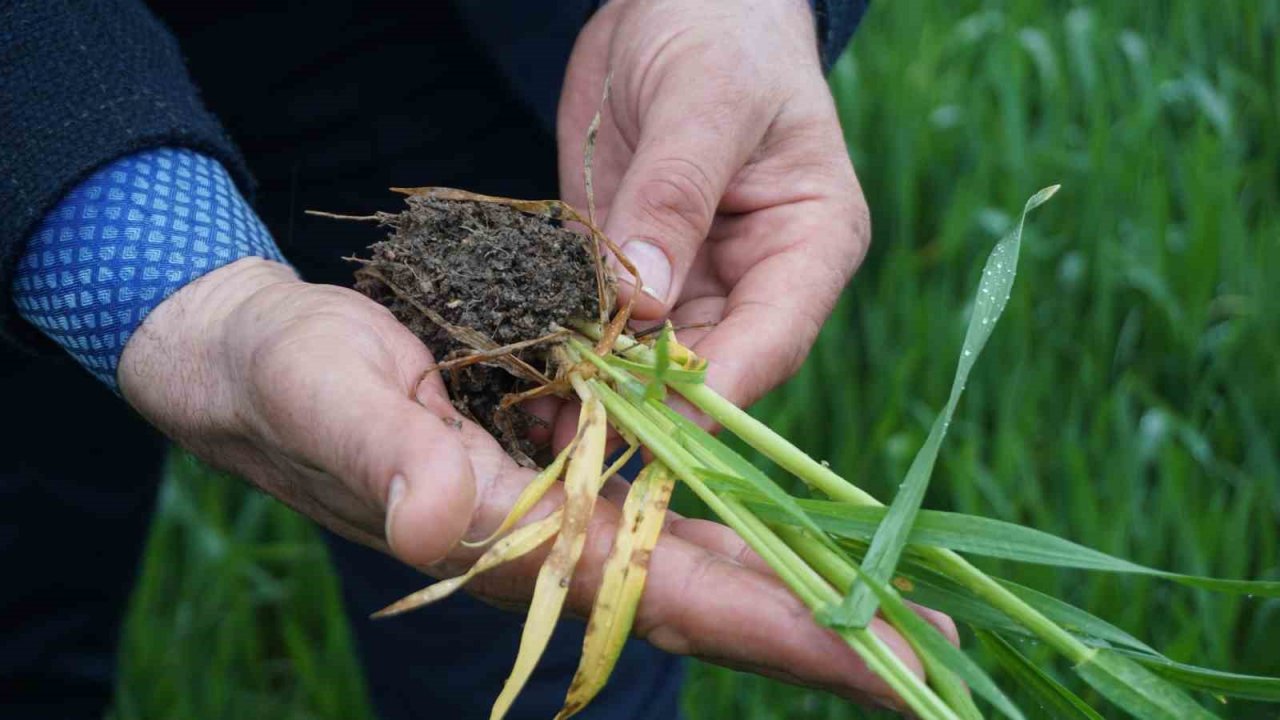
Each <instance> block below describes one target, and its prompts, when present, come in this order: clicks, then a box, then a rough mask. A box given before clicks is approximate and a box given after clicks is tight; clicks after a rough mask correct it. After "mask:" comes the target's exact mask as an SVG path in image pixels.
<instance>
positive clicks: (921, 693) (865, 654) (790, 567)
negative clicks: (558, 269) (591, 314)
mask: <svg viewBox="0 0 1280 720" xmlns="http://www.w3.org/2000/svg"><path fill="white" fill-rule="evenodd" d="M588 383H589V384H590V385H591V386H592V387H593V388H595V389H596V391H597V392H598V393H599V396H600V398H601V400H602V401H603V402H604V404H605V407H606V408H607V409H608V411H609V415H610V417H611V419H612V422H613V423H614V424H615V425H617V426H619V427H621V428H622V429H625V430H627V431H628V432H630V433H632V434H633V435H635V436H636V437H637V438H638V439H639V440H640V441H641V442H642V443H644V445H645V447H647V448H648V449H649V450H650V451H651V452H653V454H654V455H655V456H656V457H657V458H658V459H659V460H661V461H662V462H663V463H664V464H666V465H667V466H668V467H670V468H671V470H672V471H673V472H674V473H675V474H676V476H677V477H679V478H680V479H681V480H683V481H684V482H685V483H686V484H687V485H688V486H689V488H690V489H691V490H693V492H694V494H696V495H697V496H698V497H699V498H700V499H701V500H702V501H703V502H705V503H706V504H707V506H708V507H710V508H711V510H712V511H713V512H715V513H716V515H717V516H719V517H720V519H721V520H723V521H724V522H725V524H727V525H728V526H729V527H731V528H733V529H734V530H735V531H737V533H738V534H739V535H741V536H742V538H743V540H745V541H746V542H747V543H748V544H749V545H750V546H751V548H752V549H753V550H755V551H756V552H757V553H759V554H760V556H761V557H762V558H764V560H765V562H767V563H768V564H769V566H770V567H771V568H773V569H774V571H775V572H777V573H778V577H779V578H781V579H782V581H783V582H784V583H786V585H787V586H788V587H789V588H791V590H792V591H793V592H795V593H796V595H797V596H798V597H799V598H800V599H801V600H802V601H803V602H804V603H805V604H806V605H808V606H809V607H810V608H811V609H812V608H817V607H821V606H823V605H825V604H828V603H830V602H834V601H837V600H839V594H838V593H837V592H836V591H835V590H834V589H833V588H832V587H831V586H830V585H827V584H826V583H824V582H822V579H821V577H820V576H817V575H816V573H814V572H813V571H812V569H811V568H809V566H808V565H807V564H805V563H804V562H803V560H800V559H798V557H796V556H795V555H794V552H792V551H791V550H790V548H789V547H787V546H786V544H785V543H784V542H782V540H781V539H780V538H778V537H777V535H775V534H773V533H772V531H770V530H769V529H768V527H766V526H765V525H764V523H763V522H762V521H760V520H759V519H758V518H756V517H755V516H754V515H751V514H750V512H748V511H747V510H746V508H745V507H743V506H742V505H741V504H740V503H738V502H737V501H736V500H734V499H733V498H721V497H719V496H718V495H716V494H715V493H713V492H711V490H710V489H709V488H708V487H707V486H706V484H705V483H703V482H702V480H700V479H699V478H698V477H697V475H696V474H695V473H694V472H693V471H694V468H695V467H696V466H697V461H696V460H695V459H694V458H693V457H692V455H690V454H689V452H688V451H687V450H685V449H684V448H683V447H682V446H681V445H680V444H679V443H678V442H676V441H675V440H674V439H673V438H672V437H671V435H670V431H671V429H672V426H671V425H670V423H666V424H665V426H664V425H659V424H657V423H658V422H659V421H662V422H665V420H664V418H662V416H661V415H658V414H657V413H656V412H654V411H652V409H651V408H643V407H637V406H636V405H633V404H632V402H631V401H628V399H627V398H625V397H624V396H623V395H621V394H619V393H617V392H615V391H614V390H613V389H612V388H610V387H609V386H608V385H606V384H604V383H603V382H601V381H599V380H590V381H588ZM641 397H642V395H641V394H636V395H635V396H634V397H633V398H632V400H633V401H635V402H639V401H640V398H641ZM646 409H647V410H649V412H652V413H653V415H649V414H647V413H646ZM840 636H841V637H842V638H843V639H844V640H845V642H846V643H848V645H849V647H851V648H853V650H854V651H855V652H857V653H858V656H859V657H861V658H862V660H863V661H864V662H865V663H867V667H869V668H870V669H871V670H872V672H874V673H876V675H878V676H879V677H881V678H882V679H883V680H884V681H885V682H886V683H887V684H888V685H889V687H891V688H893V690H894V692H896V693H897V694H898V696H899V697H901V698H902V699H903V701H904V702H905V703H907V705H908V706H909V707H910V708H911V709H912V710H913V711H914V712H915V713H916V714H917V715H919V716H920V717H922V718H926V719H933V718H956V715H955V713H954V712H953V711H952V710H951V709H950V708H948V707H947V706H946V704H945V703H944V702H943V701H942V700H941V699H940V698H939V697H938V696H937V694H936V693H934V692H933V691H932V690H931V689H930V688H929V687H928V686H927V685H926V684H925V683H924V682H922V681H921V680H920V678H918V677H916V675H915V674H914V673H912V672H911V671H910V669H908V668H907V667H906V666H905V665H904V664H903V663H902V660H901V658H899V657H898V656H897V655H895V654H894V653H893V651H892V650H891V649H890V648H889V647H888V646H887V645H886V644H885V643H884V641H883V640H881V639H880V637H879V636H877V635H876V634H875V633H873V632H871V631H870V630H867V629H865V628H864V629H853V630H847V631H843V632H841V633H840Z"/></svg>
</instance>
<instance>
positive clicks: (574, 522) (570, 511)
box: [489, 378, 607, 720]
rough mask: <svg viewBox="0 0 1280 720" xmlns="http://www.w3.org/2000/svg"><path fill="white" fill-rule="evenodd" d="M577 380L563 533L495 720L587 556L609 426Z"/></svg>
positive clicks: (537, 591)
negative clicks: (578, 402) (576, 432)
mask: <svg viewBox="0 0 1280 720" xmlns="http://www.w3.org/2000/svg"><path fill="white" fill-rule="evenodd" d="M575 380H576V382H575V383H574V386H575V387H576V388H578V390H579V393H580V394H581V396H582V414H581V415H580V416H579V423H578V426H579V428H580V429H581V430H582V432H581V433H580V437H581V438H582V439H581V441H580V442H579V443H578V445H577V447H575V448H574V450H573V452H572V453H571V454H570V456H569V467H568V470H567V471H566V472H565V503H564V521H563V523H562V525H561V528H560V534H559V536H558V537H557V538H556V542H555V544H554V545H552V547H551V553H550V554H549V555H547V559H546V561H545V562H543V564H542V569H541V570H540V571H539V572H538V580H537V582H536V584H535V585H534V590H533V602H532V603H531V604H530V606H529V614H528V617H527V618H526V619H525V625H524V633H523V634H522V635H521V637H520V650H519V652H518V653H517V655H516V662H515V665H514V666H513V667H512V669H511V675H510V676H509V677H508V678H507V682H506V684H505V685H503V687H502V692H501V693H500V694H499V695H498V699H497V700H495V701H494V703H493V710H492V711H491V712H490V714H489V717H490V719H491V720H498V719H499V718H502V717H504V716H505V715H506V714H507V711H508V710H510V709H511V704H512V703H514V702H515V699H516V696H517V695H519V694H520V690H521V689H523V688H524V685H525V683H526V682H527V681H528V680H529V676H530V675H531V674H532V673H533V669H534V668H535V667H536V666H537V664H538V660H539V659H540V658H541V657H542V653H543V651H544V650H546V647H547V642H548V641H550V639H551V633H552V631H553V630H554V629H555V625H556V621H557V620H559V618H560V610H561V608H562V607H563V606H564V600H565V596H566V595H568V593H569V582H570V579H571V578H572V576H573V569H574V566H575V565H577V564H578V558H579V557H581V556H582V546H583V544H584V543H585V541H586V538H587V526H588V524H589V523H590V520H591V513H592V511H593V510H594V509H595V502H596V496H597V494H598V492H599V478H600V477H601V475H600V468H601V466H603V465H604V449H605V441H606V436H605V431H606V429H607V425H606V418H605V412H604V405H603V404H601V402H600V398H599V397H598V396H597V395H596V394H595V391H594V390H592V389H591V388H589V387H588V386H587V385H586V384H585V383H583V382H581V380H580V379H577V378H575Z"/></svg>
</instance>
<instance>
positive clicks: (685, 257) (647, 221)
mask: <svg viewBox="0 0 1280 720" xmlns="http://www.w3.org/2000/svg"><path fill="white" fill-rule="evenodd" d="M682 84H684V85H687V87H681V85H682ZM732 112H733V109H732V107H731V106H730V104H729V103H728V102H725V101H717V100H710V99H707V98H706V93H705V89H704V88H698V87H696V86H693V85H690V84H688V83H682V82H681V81H680V80H678V79H677V80H676V81H674V82H664V83H663V84H662V86H661V87H660V91H659V92H658V93H657V99H655V100H654V104H653V105H651V107H650V108H649V110H648V111H647V112H645V113H644V114H643V116H642V122H641V127H640V139H639V142H638V144H637V146H636V150H635V153H634V155H633V156H632V159H631V163H630V165H629V166H628V168H627V170H626V172H625V174H624V175H623V177H622V181H621V182H620V183H619V185H618V190H617V192H616V194H615V195H614V197H613V200H612V201H611V203H610V206H609V214H608V218H607V221H606V224H605V228H604V231H605V234H606V235H608V236H609V237H610V238H612V239H613V240H614V241H615V242H617V243H618V244H619V246H620V247H621V250H622V252H623V254H624V255H626V256H627V258H628V259H629V260H630V261H631V263H632V264H634V265H635V267H636V270H637V271H638V272H639V275H640V283H639V284H640V288H639V289H640V290H641V292H639V293H637V294H636V295H635V303H636V304H635V309H634V314H635V316H636V317H637V318H640V319H646V320H649V319H657V318H661V317H664V316H665V315H666V314H667V313H668V312H669V311H670V310H671V307H672V305H674V303H675V302H676V300H677V299H678V298H679V297H680V291H681V289H682V288H683V286H684V281H685V277H686V276H687V275H688V274H689V268H690V267H691V266H692V265H693V261H694V258H695V257H696V256H697V254H698V249H699V248H700V247H701V245H702V243H703V241H704V240H705V239H706V237H707V233H708V231H709V230H710V229H711V223H712V221H713V220H714V219H715V214H716V208H717V207H718V206H719V204H720V198H721V197H722V196H723V195H724V193H725V188H727V187H728V185H729V182H730V181H731V180H732V178H733V176H734V174H736V173H737V171H738V169H739V168H741V167H742V165H743V164H744V163H745V162H746V161H747V158H748V157H749V155H750V153H751V150H752V148H754V147H755V146H756V145H757V144H758V143H759V141H760V139H761V137H763V135H764V129H765V127H766V126H767V123H761V124H760V127H759V128H758V129H754V128H752V127H750V126H753V125H756V123H751V122H747V123H744V122H743V121H742V118H741V117H737V118H734V117H732V115H731V114H730V113H732ZM613 262H614V270H615V271H616V272H617V273H618V276H619V278H620V279H622V280H624V281H625V282H624V283H623V284H622V287H621V288H620V290H621V292H623V293H630V292H635V290H636V289H637V288H636V287H635V286H636V282H635V279H634V278H633V277H631V275H630V273H629V272H627V271H626V270H625V269H624V268H622V267H621V265H620V263H617V261H616V259H615V260H614V261H613Z"/></svg>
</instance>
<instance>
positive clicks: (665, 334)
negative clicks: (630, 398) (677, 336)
mask: <svg viewBox="0 0 1280 720" xmlns="http://www.w3.org/2000/svg"><path fill="white" fill-rule="evenodd" d="M653 351H654V353H656V354H657V356H658V357H657V359H656V360H654V362H653V369H652V370H651V374H652V375H653V379H652V380H650V381H649V384H648V385H646V386H645V388H644V399H645V400H662V399H664V398H666V396H667V376H668V374H669V373H670V370H671V368H670V367H668V366H669V365H671V323H669V322H668V323H663V325H662V330H660V331H659V332H658V340H657V342H655V343H654V345H653Z"/></svg>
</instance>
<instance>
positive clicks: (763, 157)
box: [557, 0, 870, 406]
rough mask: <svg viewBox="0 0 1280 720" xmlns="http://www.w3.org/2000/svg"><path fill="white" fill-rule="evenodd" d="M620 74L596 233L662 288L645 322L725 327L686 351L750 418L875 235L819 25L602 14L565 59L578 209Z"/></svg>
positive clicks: (641, 301) (724, 9) (807, 14)
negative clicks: (593, 138) (592, 144)
mask: <svg viewBox="0 0 1280 720" xmlns="http://www.w3.org/2000/svg"><path fill="white" fill-rule="evenodd" d="M609 71H612V83H611V93H610V98H609V102H608V104H607V106H606V107H605V108H604V113H603V115H602V124H601V128H600V132H599V135H598V143H597V145H596V148H595V156H594V163H593V165H594V183H593V185H594V190H595V193H594V194H595V200H596V205H597V208H598V213H599V220H598V222H603V227H604V230H605V233H606V234H607V235H608V236H609V237H610V238H611V239H613V240H614V241H615V242H617V243H618V244H619V245H621V246H622V250H623V252H624V253H625V254H626V255H627V256H628V257H629V258H630V259H631V260H632V262H634V263H635V264H636V265H637V267H638V269H639V271H640V275H641V281H642V283H643V285H645V286H647V287H648V288H649V291H648V292H643V293H638V294H636V306H635V312H634V316H635V317H636V318H637V319H640V320H657V319H659V318H662V317H664V316H667V315H668V314H669V315H670V318H671V320H672V322H673V323H675V324H676V325H677V326H679V325H685V324H700V323H715V326H714V328H712V329H710V330H707V329H690V330H687V331H685V332H683V333H681V335H680V337H681V340H682V341H683V342H684V343H685V344H687V345H691V346H692V347H693V348H694V349H695V350H696V351H697V352H698V354H699V355H702V356H704V357H706V358H708V359H709V360H710V361H711V365H710V369H709V377H708V382H709V383H710V384H711V385H713V386H714V387H715V388H716V390H717V391H719V392H720V393H721V394H722V395H724V396H725V397H727V398H729V399H730V400H732V401H734V402H735V403H737V404H738V405H742V406H745V405H748V404H750V403H751V402H753V401H755V400H756V399H758V398H759V397H760V395H762V394H763V393H764V392H766V391H767V390H769V389H770V388H772V387H773V386H775V385H777V384H778V383H779V382H781V381H782V380H784V379H786V378H787V377H788V376H790V375H791V374H792V373H794V372H795V370H796V369H797V368H798V367H799V365H800V363H801V362H802V361H803V359H804V357H805V355H806V354H807V352H808V350H809V348H810V346H811V345H812V344H813V341H814V339H815V337H816V336H817V333H818V330H819V328H820V327H821V326H822V323H823V322H824V321H825V319H826V317H827V315H828V314H829V313H830V312H831V308H832V306H833V305H834V303H835V301H836V299H837V298H838V296H839V294H840V291H841V290H842V289H843V288H844V286H845V284H846V283H847V282H848V280H849V277H850V276H851V275H852V274H853V271H854V270H855V269H856V268H857V266H858V264H859V263H860V262H861V261H862V257H863V255H864V253H865V251H866V248H867V245H868V243H869V237H870V223H869V217H868V214H867V209H866V205H865V202H864V200H863V197H862V191H861V188H860V187H859V185H858V181H857V178H856V177H855V176H854V172H853V166H852V165H851V164H850V162H849V156H848V153H847V151H846V149H845V143H844V137H843V135H842V132H841V129H840V124H839V120H838V118H837V117H836V111H835V106H834V103H833V102H832V99H831V95H830V93H829V91H828V89H827V86H826V82H825V80H824V79H823V76H822V68H821V64H820V62H819V57H818V50H817V42H816V39H815V29H814V21H813V13H812V11H811V10H810V8H809V5H808V3H807V2H805V0H757V1H756V2H751V3H743V2H741V0H706V1H705V2H697V3H690V2H681V1H680V0H612V2H609V3H608V4H606V5H605V6H604V7H603V8H601V9H600V11H599V12H597V13H596V15H595V16H594V17H593V18H592V19H591V21H590V22H589V23H588V24H587V26H586V27H585V28H584V29H583V31H582V33H581V34H580V35H579V37H578V41H577V44H576V46H575V47H574V50H573V54H572V56H571V58H570V60H569V66H568V71H567V74H566V77H565V84H564V90H563V92H562V95H561V101H560V109H559V121H558V123H557V132H558V141H559V163H560V177H561V183H562V195H563V197H564V198H565V199H566V200H567V201H569V202H570V203H571V204H573V205H574V206H576V207H579V208H585V207H586V206H587V203H586V194H585V190H584V186H583V174H582V159H583V140H584V138H585V137H586V131H587V126H588V124H589V123H590V122H591V119H592V117H593V116H594V114H595V112H596V110H597V107H598V106H599V102H600V96H601V90H602V88H603V86H604V78H605V74H606V73H607V72H609ZM620 274H621V276H622V277H623V278H624V279H625V278H628V277H629V275H628V274H627V273H625V271H621V272H620ZM621 285H622V287H621V288H620V290H621V292H623V293H624V294H625V293H628V292H631V290H632V289H631V287H630V286H628V285H627V284H626V283H622V284H621Z"/></svg>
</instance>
